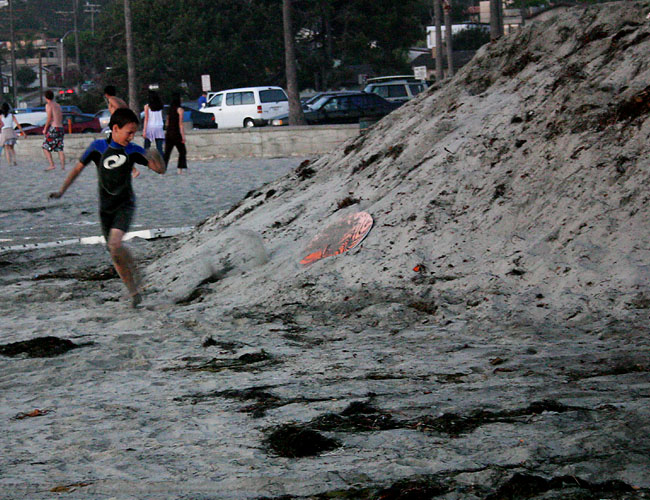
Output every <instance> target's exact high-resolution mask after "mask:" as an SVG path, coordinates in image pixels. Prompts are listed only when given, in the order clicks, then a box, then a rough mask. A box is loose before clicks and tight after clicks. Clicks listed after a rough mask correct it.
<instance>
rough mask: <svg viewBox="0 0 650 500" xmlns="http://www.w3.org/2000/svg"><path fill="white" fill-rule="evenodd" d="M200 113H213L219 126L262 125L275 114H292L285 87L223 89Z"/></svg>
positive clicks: (214, 95) (212, 97)
mask: <svg viewBox="0 0 650 500" xmlns="http://www.w3.org/2000/svg"><path fill="white" fill-rule="evenodd" d="M200 112H201V113H212V114H213V115H214V123H215V125H216V126H217V127H218V128H237V127H246V128H248V127H256V126H257V127H259V126H262V125H266V124H267V123H268V121H269V119H270V118H271V117H273V116H276V115H279V114H282V113H288V112H289V99H288V98H287V93H286V92H285V91H284V89H282V88H281V87H246V88H240V89H229V90H222V91H221V92H217V93H215V94H213V95H212V96H211V98H210V99H209V100H208V103H207V105H206V106H205V107H204V108H203V109H201V111H200Z"/></svg>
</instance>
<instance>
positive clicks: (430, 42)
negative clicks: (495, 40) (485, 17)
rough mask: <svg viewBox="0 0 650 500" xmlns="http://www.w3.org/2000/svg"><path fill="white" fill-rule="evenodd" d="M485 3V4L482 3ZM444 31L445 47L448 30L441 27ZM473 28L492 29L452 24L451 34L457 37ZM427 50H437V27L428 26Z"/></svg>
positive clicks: (480, 25)
mask: <svg viewBox="0 0 650 500" xmlns="http://www.w3.org/2000/svg"><path fill="white" fill-rule="evenodd" d="M481 3H483V2H481ZM440 28H441V30H442V43H443V45H444V43H445V32H446V28H445V26H444V25H443V26H441V27H440ZM471 28H481V29H490V27H489V25H488V26H485V25H482V24H480V23H463V24H452V25H451V34H452V35H455V34H457V33H460V32H461V31H463V30H467V29H471ZM427 48H429V49H435V48H436V27H435V26H427Z"/></svg>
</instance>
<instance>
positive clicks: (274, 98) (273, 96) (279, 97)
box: [260, 89, 287, 102]
mask: <svg viewBox="0 0 650 500" xmlns="http://www.w3.org/2000/svg"><path fill="white" fill-rule="evenodd" d="M286 100H287V95H286V94H285V93H284V91H282V90H280V89H271V90H260V101H261V102H282V101H286Z"/></svg>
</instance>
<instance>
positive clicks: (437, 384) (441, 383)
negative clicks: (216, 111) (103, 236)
mask: <svg viewBox="0 0 650 500" xmlns="http://www.w3.org/2000/svg"><path fill="white" fill-rule="evenodd" d="M620 5H622V4H620V3H613V4H603V5H601V6H597V7H589V8H576V9H565V8H562V9H557V10H555V11H553V12H551V13H547V14H545V15H543V16H540V17H539V18H537V19H536V20H535V22H532V23H530V24H527V27H526V28H525V29H524V30H522V31H521V32H517V33H512V34H510V35H508V36H507V37H505V38H504V40H503V41H501V42H499V43H495V44H489V45H487V46H485V47H484V48H483V49H481V51H479V53H478V54H477V56H476V58H475V59H474V61H473V62H472V63H470V64H469V65H468V66H467V67H465V68H463V69H462V70H461V71H460V72H459V74H458V75H457V76H456V77H455V78H454V79H453V80H452V81H451V82H447V83H446V85H441V86H439V87H434V88H432V89H430V90H429V91H427V92H426V93H425V94H424V95H422V96H420V97H419V98H418V99H416V100H414V101H412V102H410V103H408V104H406V105H404V106H403V107H401V108H400V109H398V110H397V111H396V112H394V113H392V114H391V115H389V116H388V117H387V118H385V119H384V120H382V121H380V122H379V123H378V124H377V125H375V126H373V127H372V128H371V129H369V130H367V131H364V132H363V133H361V134H360V135H359V136H358V137H357V138H355V139H353V140H351V141H348V143H346V144H344V145H343V147H341V148H340V149H339V150H336V151H333V152H332V153H331V154H328V155H325V156H323V157H322V158H319V159H312V161H310V162H309V163H300V162H298V161H296V160H294V159H292V160H286V161H283V160H279V159H278V160H274V162H276V163H274V165H275V166H276V167H278V170H277V171H274V172H272V173H270V176H269V177H266V178H264V179H263V178H262V175H261V173H260V170H264V171H266V169H265V168H262V167H261V165H262V163H259V164H258V163H256V162H251V163H250V164H249V167H250V166H251V165H260V167H259V168H258V169H257V170H256V172H257V173H256V174H250V172H249V173H248V174H247V175H241V174H240V175H239V176H238V181H237V182H233V183H231V184H229V185H228V186H223V185H222V184H220V181H221V176H213V177H209V176H208V177H200V175H201V174H199V173H198V172H200V171H201V168H205V169H206V173H207V172H208V171H209V170H208V169H209V168H210V165H211V163H209V162H208V163H206V165H204V166H202V167H200V168H199V166H194V165H192V164H190V176H188V177H187V178H179V177H178V176H176V175H175V174H171V175H169V174H168V176H166V177H164V178H163V179H160V178H157V177H154V176H153V174H151V175H149V174H146V176H144V174H143V176H144V177H142V180H141V179H138V181H137V182H136V190H137V191H138V194H139V204H140V207H141V209H140V210H141V212H140V213H141V214H142V215H141V218H140V217H139V218H138V220H137V223H138V224H142V226H141V227H142V228H147V227H150V226H149V223H151V224H155V225H156V226H162V225H163V224H159V223H158V221H160V220H164V221H165V223H166V224H169V225H170V226H178V225H186V224H187V223H188V221H187V219H185V218H184V217H180V218H179V215H180V214H183V215H188V214H193V213H196V217H197V219H201V220H190V221H189V222H192V223H194V224H197V226H196V227H195V229H194V230H192V231H191V232H189V233H187V234H183V235H180V236H178V237H175V238H168V239H160V240H133V242H132V243H131V244H132V246H133V248H134V251H135V253H136V254H137V258H138V261H139V262H141V263H142V264H143V266H142V269H143V274H144V278H145V282H144V283H145V299H144V302H143V307H141V308H140V309H138V310H132V309H130V308H129V307H128V302H127V301H125V300H124V298H123V294H124V290H123V285H122V284H121V283H120V281H119V280H118V279H116V278H115V277H114V275H111V272H110V265H109V262H108V258H107V256H106V254H105V252H104V250H103V249H102V248H101V247H100V246H87V245H86V246H81V245H66V246H64V247H53V248H41V249H38V250H32V251H29V252H18V251H11V252H7V251H4V252H2V253H1V254H0V286H1V287H2V298H1V299H0V300H1V301H2V303H1V307H2V311H3V323H2V333H1V337H2V339H3V340H2V343H3V345H2V346H0V398H1V399H0V402H1V404H0V421H2V423H3V430H4V432H3V434H2V436H1V437H0V487H1V488H2V496H3V498H16V499H18V498H59V497H60V496H61V495H62V494H65V495H64V496H65V497H66V498H79V499H82V498H83V499H85V498H98V499H108V498H119V499H139V498H151V499H166V498H187V499H222V498H260V499H261V498H273V499H286V498H305V499H307V498H332V497H334V498H336V497H338V498H363V499H375V498H383V499H397V498H443V499H446V500H449V499H457V500H467V499H469V500H473V499H477V500H478V499H485V500H487V499H500V498H508V499H514V498H530V499H535V500H542V499H555V498H563V499H564V498H607V499H614V498H616V499H638V498H648V497H649V496H650V474H649V472H648V471H649V470H650V458H649V457H650V453H649V450H650V438H649V437H648V436H649V435H650V408H649V407H648V404H647V401H648V396H649V395H650V392H649V391H650V349H649V343H650V340H649V339H650V337H649V335H648V334H649V333H650V331H649V329H648V324H649V322H648V319H649V318H648V310H649V308H650V298H649V297H650V284H649V282H650V279H649V276H650V273H649V269H648V261H649V259H650V250H649V249H650V241H649V238H650V236H649V234H650V233H649V232H648V227H649V220H650V209H649V204H648V197H647V185H648V182H649V180H650V163H649V160H648V159H649V158H650V152H649V151H648V147H649V142H650V141H649V140H648V138H649V137H650V119H649V118H648V117H649V116H650V106H647V104H648V103H650V100H648V101H646V100H645V99H647V96H648V95H650V94H648V93H647V92H646V90H645V89H646V87H647V82H648V77H649V76H650V67H649V63H648V59H647V53H648V47H649V44H650V37H649V36H647V35H648V33H649V32H650V22H647V21H646V19H647V18H646V16H648V14H650V3H648V2H647V1H645V2H626V9H621V8H620ZM644 92H646V93H644ZM644 96H645V97H644ZM637 105H638V106H637ZM19 160H20V158H19ZM299 163H300V165H298V164H299ZM214 165H220V163H219V162H215V163H214ZM231 165H232V169H235V168H236V165H237V162H233V163H232V164H231ZM34 168H37V167H34ZM219 168H220V167H219ZM280 170H282V172H281V171H280ZM0 172H2V189H3V192H5V191H6V192H8V193H10V195H9V198H8V201H4V200H3V202H2V203H3V208H2V209H3V211H2V212H1V213H2V219H0V220H2V221H3V226H2V227H3V230H5V229H7V228H13V226H14V224H12V223H10V222H11V219H12V217H17V218H18V220H20V223H19V224H18V225H21V224H24V221H25V220H26V218H28V217H34V218H37V219H39V220H47V221H48V224H47V225H48V226H51V222H52V221H55V222H56V223H57V224H59V225H61V227H60V229H61V231H62V230H63V229H65V228H66V227H67V226H64V224H66V223H68V222H70V220H72V221H77V220H79V221H81V220H83V221H86V220H90V221H92V220H93V218H94V215H93V212H94V210H93V208H91V207H90V205H92V202H91V200H92V195H91V192H90V191H88V192H87V195H86V196H87V199H86V201H84V202H83V203H81V202H80V198H83V196H82V195H81V194H77V193H75V191H74V189H73V190H71V191H70V192H69V193H68V194H66V196H65V197H64V198H63V199H62V200H60V202H61V206H60V207H58V208H56V209H55V210H53V209H52V208H51V206H48V207H47V208H41V207H43V206H44V205H46V202H45V201H43V199H42V197H41V193H45V192H47V191H49V190H52V189H53V188H55V187H57V185H58V183H56V182H53V181H52V179H53V177H46V176H45V175H40V172H39V175H35V173H34V174H29V175H30V176H31V177H29V179H30V180H29V181H25V184H26V185H27V186H28V188H27V189H26V191H28V192H27V193H26V194H25V196H29V195H30V193H38V194H37V195H36V196H35V198H34V200H35V201H33V202H29V203H25V204H24V205H22V204H21V203H22V201H21V200H20V199H18V198H16V199H11V193H12V192H13V191H12V189H13V188H12V189H7V179H15V176H8V175H7V173H6V172H7V171H6V167H3V169H2V170H0ZM194 172H197V174H196V175H195V173H194ZM238 172H239V171H238ZM284 172H288V173H287V175H285V176H283V177H280V176H281V175H282V174H283V173H284ZM210 173H211V172H210ZM58 175H59V180H60V173H58ZM88 177H93V176H92V175H89V176H88ZM202 179H203V180H204V181H205V182H212V183H213V184H211V185H208V186H203V183H202V182H201V180H202ZM271 179H276V180H271ZM266 180H269V181H270V182H269V183H268V184H264V185H262V184H263V183H264V182H265V181H266ZM239 181H241V182H242V183H243V184H241V185H240V184H239ZM88 182H89V186H88V189H89V190H90V189H91V186H90V184H92V182H91V180H90V179H89V180H88ZM149 183H150V184H149ZM181 183H185V184H184V185H183V184H181ZM148 186H151V188H150V189H142V188H147V187H148ZM190 186H192V188H190ZM211 186H213V187H211ZM220 188H223V189H224V193H225V192H229V193H230V192H231V191H233V193H232V196H233V198H232V199H228V200H225V199H223V200H222V199H221V198H220V197H219V201H218V206H214V207H213V206H211V205H210V203H211V202H212V198H214V197H216V196H214V193H213V189H220ZM16 189H17V188H16ZM191 189H196V190H197V193H203V194H201V195H200V196H199V195H198V194H197V200H195V199H194V197H193V196H192V197H190V195H189V193H190V192H191ZM159 190H160V191H159ZM201 190H203V191H201ZM145 193H146V194H145ZM201 200H203V201H201ZM222 202H223V204H222ZM233 202H235V204H234V205H232V206H228V204H229V203H233ZM78 203H79V204H78ZM199 206H202V207H207V209H206V211H205V212H202V211H200V212H199V211H197V212H193V210H197V207H199ZM19 207H27V208H30V207H34V208H35V209H34V210H31V208H30V210H31V211H30V210H26V211H25V210H20V209H19ZM146 210H152V211H151V212H150V213H151V214H152V216H151V218H148V216H147V215H145V211H146ZM357 211H366V212H368V213H369V214H371V215H372V217H373V219H374V226H373V228H372V229H371V231H370V233H369V234H368V236H367V237H366V239H365V240H364V241H363V243H362V244H361V245H359V246H357V247H356V248H354V249H352V250H350V251H348V252H346V253H344V254H342V255H339V256H336V257H330V258H327V259H323V260H321V261H318V262H316V263H314V264H312V265H309V266H302V265H300V264H299V261H300V260H301V258H302V257H304V255H303V252H304V249H305V248H307V246H308V243H309V241H311V240H312V239H313V238H314V237H315V236H317V235H318V234H319V232H320V231H322V229H323V228H325V227H326V226H328V225H329V224H331V223H334V222H336V221H337V220H339V219H340V218H341V217H343V216H345V215H347V214H350V213H354V212H357ZM23 212H25V213H23ZM86 212H87V213H86ZM206 217H207V218H206ZM48 218H51V220H50V219H48ZM190 219H192V217H191V218H190ZM29 220H32V219H29ZM5 221H7V224H5V223H4V222H5ZM145 222H146V223H145ZM12 230H13V231H14V232H15V231H16V228H13V229H12ZM65 230H66V231H67V229H65ZM75 231H78V232H76V233H74V234H77V235H79V230H78V229H75ZM36 233H37V234H40V233H39V232H38V231H36ZM52 234H53V235H54V234H59V230H57V231H55V232H54V233H52ZM66 234H67V233H66ZM70 234H72V233H70ZM85 234H86V233H84V235H85ZM47 337H54V338H50V339H47ZM37 339H41V340H40V341H38V342H37V343H36V345H34V344H18V345H16V344H15V343H16V342H21V341H30V340H32V341H33V340H37ZM67 341H71V342H73V343H74V344H75V345H74V346H73V345H70V344H69V343H68V342H67ZM71 347H74V349H70V348H71ZM39 349H40V350H39ZM19 351H23V353H22V354H19V353H18V352H19ZM64 351H65V352H64ZM47 354H52V356H50V357H43V356H44V355H47ZM37 355H38V357H35V356H37ZM37 410H38V411H37Z"/></svg>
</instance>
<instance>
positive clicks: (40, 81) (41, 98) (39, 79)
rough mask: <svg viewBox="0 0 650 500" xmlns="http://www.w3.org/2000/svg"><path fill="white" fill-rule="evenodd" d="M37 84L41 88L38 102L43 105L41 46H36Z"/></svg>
mask: <svg viewBox="0 0 650 500" xmlns="http://www.w3.org/2000/svg"><path fill="white" fill-rule="evenodd" d="M38 84H39V86H40V88H41V92H40V94H39V95H40V104H41V106H42V105H43V47H39V48H38Z"/></svg>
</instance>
